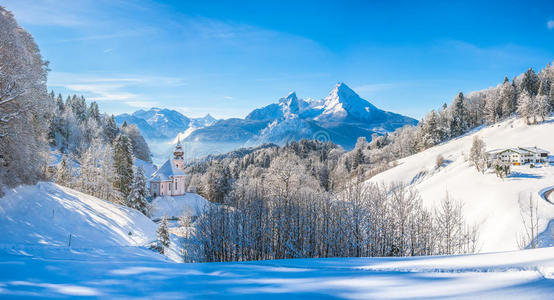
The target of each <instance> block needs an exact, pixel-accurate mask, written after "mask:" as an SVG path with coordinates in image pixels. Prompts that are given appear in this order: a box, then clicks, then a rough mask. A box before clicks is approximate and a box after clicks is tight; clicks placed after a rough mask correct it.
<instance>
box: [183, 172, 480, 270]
mask: <svg viewBox="0 0 554 300" xmlns="http://www.w3.org/2000/svg"><path fill="white" fill-rule="evenodd" d="M272 168H273V167H272ZM279 169H281V168H280V167H279ZM275 171H277V172H279V170H275ZM288 175H291V176H288ZM275 179H276V181H274V180H275ZM314 185H317V183H316V182H309V180H308V181H306V178H303V175H302V174H300V173H297V174H294V175H293V174H286V175H285V174H283V173H280V174H279V175H278V176H277V177H276V178H274V179H273V180H272V185H267V184H264V183H263V181H262V179H260V178H250V179H244V180H241V181H239V182H238V183H237V188H236V189H235V190H234V191H233V195H232V196H231V197H230V198H229V201H228V202H227V203H226V205H220V206H213V207H211V208H210V209H208V211H207V212H206V213H204V214H203V215H202V216H201V217H200V219H199V220H198V221H197V222H196V237H197V238H198V240H199V243H198V244H196V247H199V249H192V250H191V249H190V247H194V244H187V247H189V249H187V252H185V253H194V254H195V255H199V254H200V258H201V260H205V261H244V260H264V259H285V258H306V257H311V258H314V257H361V256H366V257H367V256H414V255H432V254H456V253H474V252H476V251H477V250H478V243H477V240H478V228H477V227H475V226H470V225H468V224H467V223H466V222H465V221H464V218H463V215H462V208H461V205H460V204H459V202H456V201H452V200H451V199H449V198H448V197H446V198H445V199H444V200H443V202H442V204H441V206H440V208H439V209H437V210H434V211H432V210H427V209H424V208H423V207H422V205H421V199H420V197H419V196H418V194H417V193H416V192H415V191H414V190H413V189H410V188H408V187H406V186H404V185H399V184H396V185H390V186H379V185H375V184H361V183H359V182H358V183H352V184H349V185H348V187H347V188H346V189H345V190H344V191H343V192H342V193H340V194H339V195H337V197H333V195H331V194H329V193H326V192H323V191H320V192H318V193H314V190H313V188H311V187H310V186H314ZM184 259H185V261H194V259H193V258H192V257H185V258H184ZM196 259H198V257H197V258H196Z"/></svg>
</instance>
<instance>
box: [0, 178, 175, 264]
mask: <svg viewBox="0 0 554 300" xmlns="http://www.w3.org/2000/svg"><path fill="white" fill-rule="evenodd" d="M157 229H158V225H157V224H156V223H154V222H153V221H152V220H150V219H149V218H148V217H146V216H144V215H143V214H141V213H139V212H138V211H136V210H134V209H130V208H128V207H125V206H121V205H116V204H114V203H111V202H108V201H104V200H100V199H98V198H95V197H92V196H89V195H86V194H83V193H80V192H77V191H75V190H72V189H69V188H65V187H61V186H59V185H56V184H54V183H50V182H40V183H38V184H37V185H35V186H20V187H17V188H15V189H11V190H9V191H8V192H7V193H6V195H5V196H4V197H2V198H0V232H2V234H1V235H0V249H8V250H9V251H16V250H17V251H16V252H18V251H20V252H23V253H28V254H29V255H33V256H38V257H58V256H59V255H62V256H65V255H66V254H63V253H65V252H64V251H65V250H64V249H66V248H67V247H68V245H69V236H70V235H71V249H74V250H76V251H86V252H91V253H96V254H97V255H102V256H108V257H111V256H115V257H119V256H124V257H131V256H139V257H143V256H149V257H153V258H155V259H156V260H160V259H165V258H164V257H163V256H161V255H158V254H156V253H154V252H152V251H150V250H147V247H148V246H149V244H150V243H151V242H153V241H155V240H156V231H157ZM173 240H175V237H173ZM166 252H167V253H166V256H167V257H168V258H170V259H171V260H173V261H181V258H180V257H179V250H178V245H176V244H175V243H173V244H171V245H170V248H169V249H168V250H167V251H166Z"/></svg>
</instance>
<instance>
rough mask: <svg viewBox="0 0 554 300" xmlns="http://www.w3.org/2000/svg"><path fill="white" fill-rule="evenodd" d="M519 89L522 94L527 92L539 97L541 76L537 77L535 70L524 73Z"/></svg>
mask: <svg viewBox="0 0 554 300" xmlns="http://www.w3.org/2000/svg"><path fill="white" fill-rule="evenodd" d="M519 89H520V92H523V91H526V92H527V93H529V95H531V96H535V95H537V93H538V90H539V76H537V74H536V73H535V70H533V68H529V69H528V70H527V71H526V72H525V73H523V77H522V78H521V82H520V86H519Z"/></svg>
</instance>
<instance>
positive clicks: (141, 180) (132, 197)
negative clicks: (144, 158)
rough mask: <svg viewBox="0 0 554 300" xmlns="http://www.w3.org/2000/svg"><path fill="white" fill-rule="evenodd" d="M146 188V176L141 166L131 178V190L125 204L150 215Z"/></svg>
mask: <svg viewBox="0 0 554 300" xmlns="http://www.w3.org/2000/svg"><path fill="white" fill-rule="evenodd" d="M147 197H148V190H147V189H146V177H145V176H144V171H143V169H142V168H138V169H137V171H136V172H135V177H134V178H133V184H132V185H131V192H130V193H129V196H127V206H129V207H131V208H134V209H136V210H138V211H140V212H141V213H142V214H144V215H145V216H147V217H148V216H150V207H149V204H148V201H147V200H146V199H147Z"/></svg>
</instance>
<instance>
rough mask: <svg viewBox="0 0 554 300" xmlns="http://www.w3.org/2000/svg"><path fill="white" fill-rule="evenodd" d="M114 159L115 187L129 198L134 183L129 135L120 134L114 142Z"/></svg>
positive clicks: (124, 196)
mask: <svg viewBox="0 0 554 300" xmlns="http://www.w3.org/2000/svg"><path fill="white" fill-rule="evenodd" d="M113 149H114V153H113V161H114V169H115V173H116V178H115V181H114V186H115V188H116V189H117V190H118V191H119V192H121V194H122V196H123V198H125V199H126V198H127V196H129V193H130V191H131V189H130V187H131V184H132V183H133V178H134V175H133V173H134V172H133V167H134V166H133V163H134V157H133V149H132V145H131V141H130V139H129V137H128V136H126V135H124V134H120V135H118V136H117V138H116V139H115V141H114V144H113Z"/></svg>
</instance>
